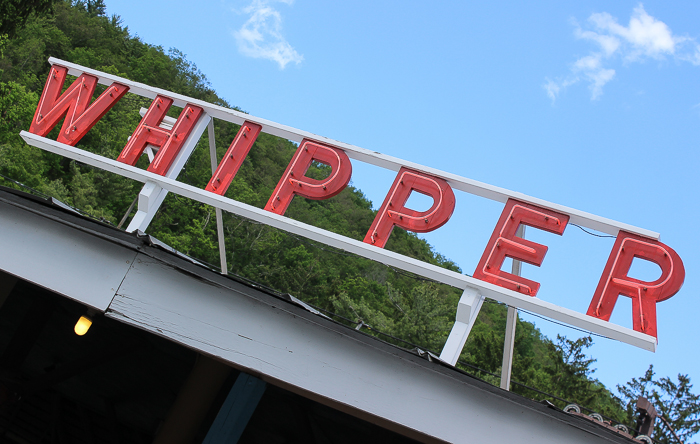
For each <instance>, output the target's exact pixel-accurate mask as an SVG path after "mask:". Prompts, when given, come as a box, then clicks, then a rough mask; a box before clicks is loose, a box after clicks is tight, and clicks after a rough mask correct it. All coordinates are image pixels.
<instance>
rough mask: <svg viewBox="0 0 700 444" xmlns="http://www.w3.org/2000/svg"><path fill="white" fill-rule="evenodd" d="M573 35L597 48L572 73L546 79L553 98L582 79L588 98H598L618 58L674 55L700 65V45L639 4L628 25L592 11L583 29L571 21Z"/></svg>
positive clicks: (631, 59) (638, 59)
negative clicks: (673, 31)
mask: <svg viewBox="0 0 700 444" xmlns="http://www.w3.org/2000/svg"><path fill="white" fill-rule="evenodd" d="M574 26H575V27H576V29H575V30H574V35H575V36H576V37H577V38H579V39H582V40H588V41H591V42H592V43H594V44H595V47H596V49H595V50H594V51H591V53H590V54H588V55H586V56H583V57H581V58H579V59H578V60H576V61H575V62H574V63H573V64H572V65H571V72H570V74H569V75H568V77H566V78H564V79H563V80H558V81H552V80H550V79H545V84H544V85H543V87H544V89H545V91H546V92H547V96H549V98H550V99H552V102H554V101H555V100H556V98H557V97H558V96H559V94H560V93H561V92H562V91H563V90H564V89H565V88H566V87H568V86H570V85H573V84H574V83H577V82H578V81H585V82H587V83H588V86H589V89H590V90H591V100H596V99H598V98H600V96H601V95H602V94H603V86H605V84H607V83H608V82H610V81H611V80H612V79H613V78H614V77H615V69H613V68H611V67H609V65H611V64H614V63H615V62H616V61H617V60H618V59H619V60H622V62H623V63H624V64H630V63H634V62H644V61H645V60H646V59H656V60H663V59H665V58H666V57H673V58H675V59H677V60H682V61H687V62H690V63H692V64H693V65H700V45H698V43H697V42H696V41H695V40H694V39H692V38H690V37H683V36H678V35H674V34H673V33H672V32H671V29H670V28H669V27H668V25H666V23H664V22H662V21H660V20H657V19H656V18H654V17H652V16H650V15H649V14H647V12H646V11H645V10H644V6H642V5H641V4H640V5H639V6H637V7H636V8H634V10H633V11H632V16H631V17H630V20H629V24H628V25H627V26H624V25H621V24H619V23H618V22H617V19H616V18H615V17H613V16H611V15H610V14H608V13H607V12H600V13H595V14H592V15H591V16H590V17H589V18H588V20H587V22H586V29H583V28H582V27H581V26H579V25H578V24H577V23H576V22H574Z"/></svg>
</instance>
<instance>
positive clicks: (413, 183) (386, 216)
mask: <svg viewBox="0 0 700 444" xmlns="http://www.w3.org/2000/svg"><path fill="white" fill-rule="evenodd" d="M413 191H417V192H419V193H422V194H426V195H428V196H430V197H432V198H433V206H431V207H430V209H429V210H428V211H414V210H411V209H409V208H406V206H405V205H406V201H408V197H409V196H410V195H411V193H412V192H413ZM454 209H455V195H454V193H453V192H452V188H451V187H450V186H449V185H448V184H447V182H446V181H445V180H444V179H440V178H439V177H434V176H429V175H427V174H425V173H421V172H418V171H413V170H409V169H408V168H404V167H402V168H401V169H400V170H399V173H398V174H397V175H396V179H394V183H393V185H391V189H390V190H389V193H388V194H387V195H386V198H385V199H384V203H383V204H382V206H381V208H380V209H379V212H377V216H376V217H375V218H374V222H372V226H371V227H370V228H369V231H368V232H367V235H366V236H365V239H364V242H366V243H368V244H372V245H374V246H377V247H379V248H384V246H385V245H386V241H387V240H388V239H389V235H390V234H391V231H392V230H393V229H394V225H398V226H399V227H401V228H403V229H405V230H409V231H415V232H417V233H427V232H428V231H433V230H435V229H437V228H440V227H441V226H443V225H445V224H446V223H447V221H448V220H450V217H451V216H452V212H453V211H454Z"/></svg>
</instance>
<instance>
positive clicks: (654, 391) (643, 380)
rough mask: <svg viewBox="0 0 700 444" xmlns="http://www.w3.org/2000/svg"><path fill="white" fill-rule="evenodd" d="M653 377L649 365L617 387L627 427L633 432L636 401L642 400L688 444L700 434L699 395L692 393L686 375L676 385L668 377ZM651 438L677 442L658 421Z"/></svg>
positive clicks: (653, 374) (651, 366)
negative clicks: (646, 401)
mask: <svg viewBox="0 0 700 444" xmlns="http://www.w3.org/2000/svg"><path fill="white" fill-rule="evenodd" d="M654 376H655V373H654V366H653V365H650V366H649V368H648V369H647V371H646V372H645V373H644V376H642V377H640V378H632V380H630V381H629V382H627V383H626V384H625V385H622V386H621V385H618V386H617V390H618V392H620V395H621V397H622V402H623V403H624V405H625V407H626V409H627V416H628V423H629V425H630V426H631V428H632V429H633V430H634V429H635V428H636V417H637V413H636V403H637V398H639V397H640V396H643V397H644V398H646V399H648V400H649V401H650V402H651V403H652V405H653V406H654V408H655V409H656V412H657V413H658V414H659V415H660V416H662V417H663V418H664V419H665V420H666V421H667V422H668V423H669V424H670V426H671V428H672V429H673V430H674V431H675V432H676V434H677V435H678V437H679V438H680V439H681V441H682V442H684V443H686V444H690V443H689V442H688V441H687V440H688V438H691V437H693V436H694V435H696V434H697V433H698V432H700V395H698V394H696V393H692V391H691V390H692V388H693V385H692V384H691V382H690V378H689V377H688V375H681V374H679V375H678V380H677V381H673V380H672V379H671V378H669V377H663V378H660V379H655V378H654ZM652 438H654V440H655V441H656V442H658V443H661V444H671V443H677V442H678V440H676V438H675V437H674V436H673V433H672V432H671V430H669V428H668V427H667V426H666V424H664V421H662V420H660V419H659V420H657V421H656V424H655V425H654V433H653V435H652Z"/></svg>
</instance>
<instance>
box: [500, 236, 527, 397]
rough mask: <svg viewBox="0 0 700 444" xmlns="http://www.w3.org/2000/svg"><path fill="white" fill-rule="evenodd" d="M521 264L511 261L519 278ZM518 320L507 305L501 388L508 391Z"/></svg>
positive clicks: (516, 313)
mask: <svg viewBox="0 0 700 444" xmlns="http://www.w3.org/2000/svg"><path fill="white" fill-rule="evenodd" d="M515 235H516V236H518V237H520V238H525V225H522V224H521V225H520V227H518V231H517V232H516V233H515ZM522 266H523V263H522V262H521V261H518V260H515V259H513V268H512V273H513V274H514V275H516V276H520V273H521V272H522ZM517 320H518V309H517V308H515V307H513V306H511V305H509V306H508V315H507V317H506V334H505V338H504V341H503V362H502V364H501V388H502V389H503V390H510V377H511V376H512V373H513V349H514V348H515V326H516V323H517Z"/></svg>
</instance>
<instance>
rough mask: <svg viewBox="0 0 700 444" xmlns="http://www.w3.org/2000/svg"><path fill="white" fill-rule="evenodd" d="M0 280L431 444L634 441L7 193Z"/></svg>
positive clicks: (130, 237) (0, 232)
mask: <svg viewBox="0 0 700 444" xmlns="http://www.w3.org/2000/svg"><path fill="white" fill-rule="evenodd" d="M0 252H2V253H1V254H0V270H4V271H5V272H7V273H10V274H12V275H14V276H17V277H19V278H21V279H23V280H26V281H29V282H32V283H34V284H36V285H38V286H41V287H44V288H46V289H48V290H50V291H52V292H55V293H58V294H60V295H62V296H63V297H65V298H69V299H72V300H74V301H76V302H79V303H81V304H83V305H86V306H89V307H91V308H93V309H96V310H99V311H101V312H103V313H104V316H105V317H106V318H109V319H112V320H114V321H118V322H121V323H124V324H127V325H131V326H134V327H137V328H139V329H141V330H144V331H147V332H150V333H153V334H155V335H158V336H161V337H163V338H166V339H167V340H169V341H172V342H175V343H178V344H182V345H184V346H185V347H188V348H190V349H193V350H196V351H198V352H200V353H202V354H205V355H208V356H211V357H214V358H215V359H218V360H221V361H225V362H226V363H228V364H229V365H231V366H233V367H234V368H236V369H238V370H240V371H243V372H246V373H248V374H251V375H254V376H256V377H258V378H260V379H262V380H263V381H265V382H267V383H268V384H271V385H274V386H276V387H280V388H283V389H285V390H288V391H290V392H292V393H295V394H297V395H299V396H302V397H305V398H308V399H311V400H313V401H315V402H318V403H320V404H323V405H326V406H329V407H332V408H334V409H337V410H340V411H342V412H345V413H348V414H350V415H352V416H355V417H357V418H360V419H363V420H365V421H369V422H370V423H373V424H376V425H378V426H380V427H382V428H385V429H388V430H392V431H394V432H397V433H400V434H402V435H404V436H407V437H409V438H412V439H415V440H419V441H423V442H466V441H469V442H485V441H489V442H491V441H498V442H500V441H503V442H506V441H507V442H520V443H523V442H533V443H534V442H537V443H540V444H541V443H549V442H551V443H561V442H573V443H576V442H581V443H583V442H586V443H590V442H613V443H626V442H635V441H633V440H631V439H630V438H628V437H626V436H624V435H622V434H620V433H617V432H615V431H612V430H610V429H609V428H607V427H604V426H603V425H601V424H598V423H595V422H594V421H590V420H588V419H586V418H583V417H581V416H578V415H571V414H568V413H565V412H563V411H561V410H559V409H557V408H556V407H554V406H552V405H551V404H549V403H540V402H536V401H533V400H530V399H527V398H524V397H522V396H520V395H518V394H515V393H512V392H509V391H505V390H502V389H500V388H498V387H495V386H493V385H491V384H488V383H486V382H484V381H482V380H480V379H478V378H475V377H473V376H471V375H469V374H467V373H465V372H463V371H461V370H459V369H457V368H454V367H452V366H450V365H448V364H446V363H444V362H442V361H440V360H439V359H437V358H436V357H435V356H433V355H431V354H429V353H426V352H422V351H420V350H406V349H403V348H400V347H397V346H395V345H392V344H389V343H387V342H385V341H382V340H380V339H378V338H376V337H374V336H371V335H368V334H365V333H364V332H362V331H357V330H355V329H354V328H350V327H348V326H346V325H343V324H340V323H338V322H335V321H333V320H332V319H330V318H328V317H326V316H324V315H323V314H321V313H319V312H317V311H316V310H314V309H312V308H311V307H309V306H307V305H306V304H304V303H303V302H301V301H299V300H297V299H295V298H293V297H291V296H288V295H280V294H278V293H276V292H274V291H271V290H269V289H267V288H265V287H264V286H261V285H257V284H255V283H254V282H250V281H247V280H245V279H242V278H239V277H236V276H224V275H221V274H220V273H218V272H217V271H215V270H212V269H210V268H209V267H207V266H205V265H203V264H201V263H199V262H197V261H196V260H194V259H191V258H189V257H186V256H185V255H182V254H181V253H178V252H176V251H175V250H173V249H172V248H170V247H168V246H167V245H163V244H162V243H160V242H158V241H157V240H155V239H153V238H152V237H150V236H147V235H143V234H142V233H141V234H132V233H126V232H124V231H122V230H119V229H116V228H115V227H112V226H110V225H108V224H106V223H102V222H99V221H96V220H93V219H90V218H87V217H84V216H82V215H80V214H77V213H76V212H74V211H72V210H70V209H69V208H65V207H61V206H60V205H57V204H55V203H52V202H51V201H46V200H43V199H39V198H36V197H34V196H31V195H27V194H25V193H21V192H18V191H15V190H11V189H8V188H4V187H3V188H1V189H0Z"/></svg>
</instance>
